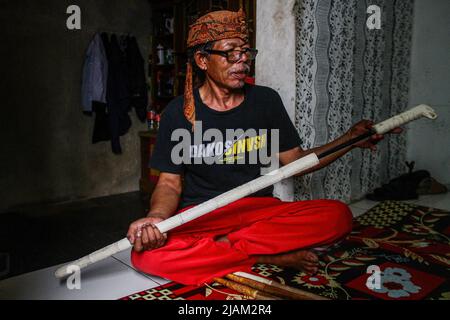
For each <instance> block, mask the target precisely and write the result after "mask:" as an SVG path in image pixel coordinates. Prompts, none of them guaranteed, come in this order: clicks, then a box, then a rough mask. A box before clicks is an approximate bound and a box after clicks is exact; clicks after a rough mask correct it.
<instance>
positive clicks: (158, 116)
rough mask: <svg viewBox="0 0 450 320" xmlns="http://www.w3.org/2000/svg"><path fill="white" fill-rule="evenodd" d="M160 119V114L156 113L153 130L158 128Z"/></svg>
mask: <svg viewBox="0 0 450 320" xmlns="http://www.w3.org/2000/svg"><path fill="white" fill-rule="evenodd" d="M160 121H161V114H159V113H157V114H156V117H155V130H159V122H160Z"/></svg>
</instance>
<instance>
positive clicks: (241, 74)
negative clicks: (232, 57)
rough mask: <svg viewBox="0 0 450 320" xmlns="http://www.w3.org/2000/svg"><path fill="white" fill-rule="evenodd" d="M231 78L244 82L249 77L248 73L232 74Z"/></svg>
mask: <svg viewBox="0 0 450 320" xmlns="http://www.w3.org/2000/svg"><path fill="white" fill-rule="evenodd" d="M230 75H231V77H232V78H234V79H237V80H244V79H245V78H246V77H247V72H246V71H240V72H231V74H230Z"/></svg>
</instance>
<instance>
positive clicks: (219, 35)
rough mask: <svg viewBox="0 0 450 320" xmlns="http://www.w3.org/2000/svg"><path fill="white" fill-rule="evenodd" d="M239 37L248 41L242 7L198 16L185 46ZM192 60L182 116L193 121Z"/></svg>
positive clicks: (187, 73)
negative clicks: (234, 10)
mask: <svg viewBox="0 0 450 320" xmlns="http://www.w3.org/2000/svg"><path fill="white" fill-rule="evenodd" d="M231 38H240V39H242V40H243V41H244V42H246V43H247V42H248V38H249V35H248V28H247V23H246V19H245V13H244V11H243V10H242V9H240V10H239V11H238V12H233V11H226V10H223V11H215V12H211V13H208V14H206V15H204V16H202V17H200V18H199V19H198V20H197V21H196V22H195V23H194V24H192V25H191V26H190V28H189V35H188V39H187V47H188V48H193V47H195V46H198V45H201V44H206V43H208V42H211V41H219V40H223V39H231ZM192 63H195V62H194V61H188V65H187V72H186V83H185V88H184V116H185V117H186V119H187V120H188V121H189V122H190V123H192V126H194V123H195V101H194V93H193V67H192Z"/></svg>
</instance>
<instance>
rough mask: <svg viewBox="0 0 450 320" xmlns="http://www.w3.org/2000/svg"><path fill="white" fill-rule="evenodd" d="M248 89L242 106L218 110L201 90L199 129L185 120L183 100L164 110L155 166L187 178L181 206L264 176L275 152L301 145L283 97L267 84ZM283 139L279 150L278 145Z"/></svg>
mask: <svg viewBox="0 0 450 320" xmlns="http://www.w3.org/2000/svg"><path fill="white" fill-rule="evenodd" d="M244 90H245V99H244V101H243V102H242V103H241V104H240V105H239V106H237V107H236V108H234V109H231V110H229V111H216V110H213V109H211V108H209V107H207V106H206V105H205V104H204V103H203V102H202V100H201V98H200V95H199V91H198V89H195V90H194V99H195V112H196V113H195V116H196V121H201V124H200V123H196V126H195V128H194V131H192V125H191V124H190V123H189V121H187V120H186V118H185V117H184V114H183V97H182V96H180V97H177V98H175V99H174V100H173V101H172V102H170V103H169V104H168V105H167V107H166V109H165V111H164V112H163V114H162V117H161V123H160V128H159V132H158V136H157V142H156V146H155V149H154V152H153V155H152V159H151V162H150V166H151V167H152V168H154V169H157V170H159V171H161V172H167V173H174V174H180V175H182V176H184V186H183V194H182V200H181V203H180V207H181V208H183V207H186V206H189V205H193V204H199V203H202V202H204V201H207V200H209V199H211V198H213V197H215V196H218V195H220V194H222V193H224V192H226V191H229V190H230V189H233V188H235V187H238V186H240V185H242V184H244V183H246V182H249V181H251V180H253V179H256V178H258V177H259V176H261V168H263V167H267V165H268V161H267V160H268V157H270V156H271V155H272V152H273V151H272V150H274V151H275V153H276V152H284V151H287V150H290V149H293V148H295V147H298V146H300V144H301V140H300V138H299V136H298V133H297V131H296V129H295V127H294V126H293V124H292V122H291V120H290V119H289V116H288V114H287V112H286V110H285V108H284V106H283V103H282V101H281V98H280V96H279V94H278V93H277V92H276V91H274V90H272V89H270V88H267V87H262V86H251V85H246V86H245V88H244ZM199 124H200V125H199ZM177 129H181V130H177ZM209 129H216V130H215V131H213V130H209ZM273 129H278V135H279V139H276V138H273V137H276V135H275V136H272V133H273V132H276V131H277V130H275V131H274V130H273ZM208 130H209V131H208ZM234 130H235V131H234ZM233 131H234V132H233ZM173 133H175V135H174V136H172V134H173ZM180 137H182V138H180ZM172 140H175V141H172ZM277 141H279V143H278V144H277V147H278V150H276V149H274V148H276V146H275V145H272V142H273V143H276V142H277ZM183 142H184V143H183ZM274 146H275V147H274ZM182 147H184V149H183V148H182ZM181 157H184V160H181V159H180V158H181ZM272 192H273V187H269V188H266V189H263V190H260V191H258V192H257V193H255V194H253V195H252V196H272Z"/></svg>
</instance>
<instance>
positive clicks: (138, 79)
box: [126, 37, 148, 122]
mask: <svg viewBox="0 0 450 320" xmlns="http://www.w3.org/2000/svg"><path fill="white" fill-rule="evenodd" d="M126 57H127V65H128V85H129V90H130V99H131V100H130V102H131V107H133V108H134V109H135V110H136V115H137V117H138V118H139V120H141V122H144V121H145V119H146V111H147V104H148V92H147V84H146V81H145V61H144V59H143V57H142V54H141V51H140V50H139V46H138V43H137V41H136V38H135V37H128V38H127V47H126Z"/></svg>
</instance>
